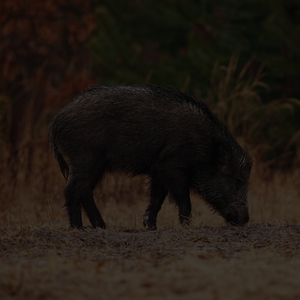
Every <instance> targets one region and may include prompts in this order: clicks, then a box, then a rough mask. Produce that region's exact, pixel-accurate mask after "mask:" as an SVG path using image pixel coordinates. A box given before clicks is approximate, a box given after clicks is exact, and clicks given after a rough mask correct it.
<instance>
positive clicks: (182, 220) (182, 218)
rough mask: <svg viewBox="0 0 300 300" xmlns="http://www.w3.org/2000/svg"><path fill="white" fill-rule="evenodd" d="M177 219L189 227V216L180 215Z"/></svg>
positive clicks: (182, 224)
mask: <svg viewBox="0 0 300 300" xmlns="http://www.w3.org/2000/svg"><path fill="white" fill-rule="evenodd" d="M179 221H180V224H181V226H182V227H184V228H186V227H189V226H190V225H191V218H190V217H184V216H180V217H179Z"/></svg>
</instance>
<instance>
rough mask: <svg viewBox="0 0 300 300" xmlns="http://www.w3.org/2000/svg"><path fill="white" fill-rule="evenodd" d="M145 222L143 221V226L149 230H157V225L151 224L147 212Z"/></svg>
mask: <svg viewBox="0 0 300 300" xmlns="http://www.w3.org/2000/svg"><path fill="white" fill-rule="evenodd" d="M143 218H144V220H143V224H144V227H147V229H148V230H156V229H157V228H156V224H155V223H154V224H153V223H151V222H150V216H149V212H146V213H145V214H144V216H143Z"/></svg>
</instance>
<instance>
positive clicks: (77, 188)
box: [65, 169, 106, 228]
mask: <svg viewBox="0 0 300 300" xmlns="http://www.w3.org/2000/svg"><path fill="white" fill-rule="evenodd" d="M100 177H101V176H95V174H92V175H91V173H90V172H88V171H86V172H84V171H83V170H82V169H81V170H80V173H79V172H78V173H76V172H72V178H71V180H70V182H69V184H68V185H67V187H66V189H65V198H66V203H65V206H66V207H67V213H68V216H69V221H70V226H71V227H73V228H74V227H77V228H80V227H82V219H81V207H82V208H83V209H84V210H85V212H86V214H87V217H88V218H89V220H90V222H91V224H92V226H94V227H101V228H105V227H106V226H105V223H104V221H103V219H102V217H101V214H100V212H99V210H98V209H97V207H96V204H95V202H94V198H93V190H94V188H95V187H96V185H97V183H98V180H99V178H100Z"/></svg>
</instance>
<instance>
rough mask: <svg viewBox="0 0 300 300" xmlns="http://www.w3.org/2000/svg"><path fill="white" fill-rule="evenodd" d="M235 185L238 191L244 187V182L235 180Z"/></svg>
mask: <svg viewBox="0 0 300 300" xmlns="http://www.w3.org/2000/svg"><path fill="white" fill-rule="evenodd" d="M234 183H235V187H236V189H237V190H239V189H240V188H241V187H242V185H243V182H242V180H240V179H234Z"/></svg>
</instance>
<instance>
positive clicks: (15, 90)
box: [0, 0, 300, 168]
mask: <svg viewBox="0 0 300 300" xmlns="http://www.w3.org/2000/svg"><path fill="white" fill-rule="evenodd" d="M0 26H1V31H0V64H1V69H0V79H1V80H0V117H1V132H2V135H1V138H0V141H1V147H2V150H3V151H2V153H4V150H5V151H6V156H5V159H10V160H13V159H14V158H15V157H16V156H18V153H20V151H21V150H22V149H23V148H24V147H29V148H30V150H29V152H34V149H35V148H37V147H40V144H43V143H46V139H47V128H48V126H49V123H50V121H51V119H52V117H53V116H54V115H55V113H56V112H57V111H58V110H59V109H60V108H61V107H62V106H64V105H65V104H67V103H68V102H69V101H71V99H72V97H73V96H74V95H75V94H76V93H77V92H79V91H80V90H83V89H85V88H87V87H89V86H91V85H96V84H138V83H143V82H148V83H153V84H158V85H172V86H175V87H177V88H179V89H182V90H185V91H188V92H190V93H191V94H193V95H195V96H196V97H202V98H203V99H204V100H206V101H207V102H208V104H209V105H210V107H211V108H212V109H213V111H214V112H215V113H216V114H218V115H219V117H220V118H222V119H223V120H224V121H225V122H226V123H227V124H228V126H229V128H230V129H231V130H232V131H233V133H234V134H235V135H236V136H237V137H238V138H239V140H240V142H241V143H242V144H244V145H246V146H248V147H249V148H250V149H252V150H251V151H252V152H253V153H254V155H255V156H256V157H257V160H258V161H261V162H264V163H266V164H267V165H268V166H270V167H279V168H291V167H295V166H297V165H298V164H299V160H300V159H299V158H300V150H299V149H300V147H299V144H300V130H299V128H300V106H299V100H297V99H300V88H299V75H298V72H299V69H300V59H299V58H300V38H299V37H300V1H292V0H272V1H271V0H267V1H261V0H260V1H258V0H243V1H233V0H216V1H204V0H197V1H196V0H189V1H179V0H173V1H171V0H170V1H166V0H163V1H162V0H160V1H156V0H151V1H150V0H149V1H148V0H144V1H138V0H131V1H124V0H114V1H108V0H107V1H106V0H102V1H100V0H93V1H84V0H70V1H67V0H63V1H54V0H48V1H39V2H36V1H33V0H24V1H19V0H15V1H7V0H2V1H1V2H0ZM43 147H44V146H43Z"/></svg>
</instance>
